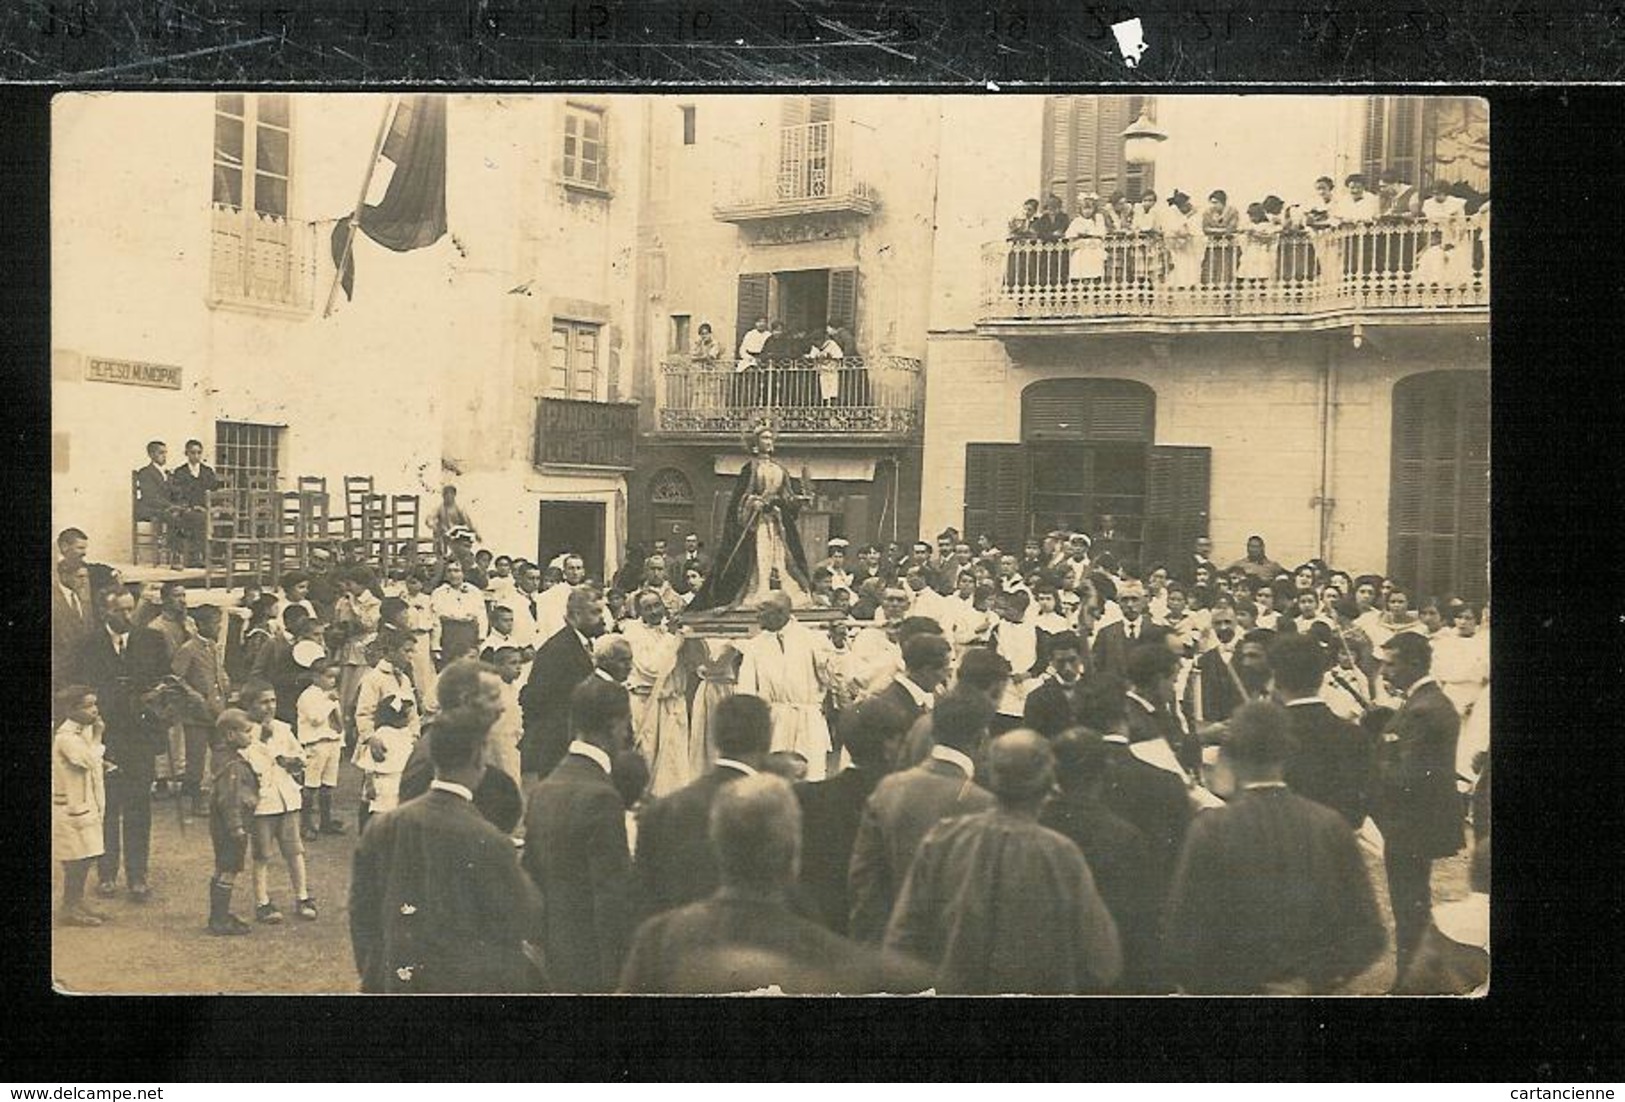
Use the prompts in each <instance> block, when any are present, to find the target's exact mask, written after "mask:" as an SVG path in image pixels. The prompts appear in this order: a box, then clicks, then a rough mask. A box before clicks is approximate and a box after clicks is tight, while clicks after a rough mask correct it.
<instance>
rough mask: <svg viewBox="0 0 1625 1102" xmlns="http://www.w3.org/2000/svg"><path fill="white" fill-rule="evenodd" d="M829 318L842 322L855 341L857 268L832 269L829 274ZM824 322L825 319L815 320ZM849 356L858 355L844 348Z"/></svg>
mask: <svg viewBox="0 0 1625 1102" xmlns="http://www.w3.org/2000/svg"><path fill="white" fill-rule="evenodd" d="M827 316H828V318H830V319H832V320H834V321H837V322H840V323H841V324H842V325H844V326H846V327H847V329H848V330H849V331H850V332H851V333H852V337H853V339H854V340H856V339H857V333H858V270H857V269H856V268H831V269H830V272H829V298H828V315H827ZM815 320H819V321H822V320H824V319H822V318H820V319H815ZM841 351H842V352H845V353H846V354H847V355H848V356H855V355H857V350H856V349H853V348H843V349H841Z"/></svg>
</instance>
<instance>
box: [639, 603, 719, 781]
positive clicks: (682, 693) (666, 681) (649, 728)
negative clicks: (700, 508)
mask: <svg viewBox="0 0 1625 1102" xmlns="http://www.w3.org/2000/svg"><path fill="white" fill-rule="evenodd" d="M634 601H635V605H634V608H635V611H636V612H637V614H638V618H637V619H635V620H628V621H626V622H625V623H623V624H622V625H621V634H622V635H624V636H625V637H626V641H627V642H628V643H629V644H631V647H632V672H631V674H630V675H629V676H628V677H627V679H626V690H627V692H628V693H630V694H631V697H632V744H633V745H634V746H635V747H637V750H638V752H639V753H640V754H642V755H643V759H644V761H645V762H647V763H648V765H649V793H650V795H652V796H664V795H666V794H668V793H671V792H675V791H677V790H678V789H679V788H682V787H683V786H684V785H686V784H688V782H689V781H691V780H693V779H694V778H695V777H697V776H699V774H700V773H701V772H703V771H704V768H705V763H704V739H703V737H702V738H701V740H700V743H699V745H698V746H697V747H696V746H695V745H693V740H691V739H690V737H689V723H688V671H687V668H686V665H685V663H684V662H683V661H682V657H683V656H682V654H681V650H682V645H683V642H684V639H683V636H681V635H679V634H677V633H676V632H673V631H672V630H671V629H670V626H669V625H668V624H667V623H666V605H665V602H664V601H663V600H662V599H661V596H660V594H659V593H658V592H656V591H655V590H652V589H641V590H639V591H638V592H637V593H636V594H635V595H634Z"/></svg>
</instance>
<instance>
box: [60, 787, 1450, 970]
mask: <svg viewBox="0 0 1625 1102" xmlns="http://www.w3.org/2000/svg"><path fill="white" fill-rule="evenodd" d="M339 781H340V783H339V795H338V801H337V805H336V807H335V813H336V814H338V815H339V817H340V818H342V819H343V820H344V822H345V825H346V827H347V828H348V830H347V832H346V833H345V834H343V835H334V836H326V835H324V836H322V837H319V838H317V839H316V840H315V841H313V842H307V843H306V844H305V851H306V862H307V865H308V868H309V876H310V885H311V893H312V895H314V896H315V898H316V902H317V906H318V909H319V910H320V912H321V914H320V917H319V918H318V919H317V920H316V921H314V922H310V921H304V920H301V919H299V918H297V917H295V915H294V913H293V909H292V893H291V891H290V890H289V888H288V874H287V866H286V865H284V864H282V863H281V861H280V859H278V860H277V861H275V862H273V863H272V866H271V898H272V899H273V900H275V901H276V902H277V903H278V904H279V905H280V906H281V908H282V910H283V913H284V915H285V921H284V922H283V923H282V924H281V925H280V926H262V925H258V924H256V925H255V928H254V932H253V934H251V935H249V936H247V937H228V938H222V937H212V936H210V935H209V934H208V933H207V932H206V931H205V930H204V923H205V922H206V921H207V918H208V884H209V879H210V877H211V876H212V874H213V871H214V864H213V853H212V850H211V848H210V845H209V830H208V823H207V822H206V821H205V820H202V819H197V820H193V821H192V822H191V823H190V824H189V825H187V826H186V827H185V828H184V829H183V828H182V826H181V825H180V823H179V820H178V818H177V815H176V810H177V809H176V805H175V802H174V801H173V800H169V799H164V800H157V801H155V802H154V804H153V831H152V834H153V838H152V868H151V883H152V888H153V895H152V898H151V900H150V901H149V902H147V903H145V904H137V903H133V902H131V901H130V898H129V895H128V893H127V892H124V891H123V890H122V887H121V891H120V893H119V895H118V897H116V898H114V899H101V898H99V897H96V896H95V895H94V894H92V897H91V904H92V906H94V907H95V908H96V909H97V910H99V911H102V912H103V913H106V914H108V915H110V916H112V919H113V921H112V922H111V923H109V924H108V925H106V926H103V927H100V928H98V929H79V928H73V927H65V926H60V925H58V926H55V927H53V929H52V942H51V958H52V970H53V973H54V975H55V977H56V985H57V988H58V990H61V991H64V992H74V993H82V994H156V993H173V994H193V995H201V994H270V993H276V994H325V993H346V992H353V991H355V990H356V986H357V981H356V972H355V965H354V960H353V958H352V956H351V954H350V938H349V915H348V912H347V910H346V900H347V898H348V896H349V889H350V860H351V855H352V853H353V852H354V850H355V810H356V797H357V793H358V792H359V790H360V773H359V772H358V771H357V770H356V769H355V768H354V767H353V766H351V765H349V764H348V763H345V765H344V767H343V771H342V773H341V774H340V778H339ZM1367 867H1368V870H1369V872H1370V874H1371V883H1372V886H1373V887H1374V888H1375V890H1376V894H1377V902H1378V905H1379V906H1380V907H1381V908H1382V912H1383V916H1384V918H1385V920H1387V919H1389V909H1388V892H1387V884H1386V881H1385V879H1384V876H1383V870H1382V861H1381V858H1380V857H1378V856H1377V855H1376V854H1374V853H1371V852H1369V851H1368V852H1367ZM53 868H54V869H55V875H54V876H53V892H54V894H55V896H56V897H57V900H58V901H60V897H61V891H62V888H61V872H60V867H59V866H53ZM95 880H96V878H95V876H94V874H93V875H92V876H91V885H92V893H94V885H95ZM1466 894H1467V856H1466V853H1465V852H1463V853H1461V854H1458V855H1457V856H1455V857H1452V858H1449V859H1448V860H1444V861H1439V862H1436V863H1435V864H1434V873H1433V898H1434V902H1435V903H1444V902H1448V901H1451V900H1456V899H1461V898H1462V897H1464V896H1465V895H1466ZM252 896H253V891H252V887H251V880H250V876H249V874H248V872H247V871H246V870H245V871H244V873H243V874H242V875H241V876H239V877H238V879H237V890H236V893H235V894H234V895H233V897H232V904H233V910H234V911H235V913H237V914H238V915H240V916H242V917H243V918H245V919H250V920H252V917H253V910H254V901H253V898H252ZM58 905H59V903H58ZM1391 930H1392V926H1391V925H1390V931H1391ZM1393 974H1394V958H1393V951H1392V948H1391V947H1390V949H1389V951H1388V952H1386V953H1385V954H1384V955H1383V957H1382V958H1381V959H1380V960H1379V961H1378V962H1377V963H1376V964H1375V965H1373V966H1372V968H1371V969H1370V970H1369V971H1367V972H1366V973H1365V974H1364V975H1362V976H1360V977H1358V978H1357V979H1356V980H1355V981H1353V982H1352V983H1351V984H1350V985H1349V991H1350V993H1354V994H1380V993H1382V992H1383V991H1386V990H1387V989H1388V987H1389V986H1390V985H1391V984H1392V982H1393Z"/></svg>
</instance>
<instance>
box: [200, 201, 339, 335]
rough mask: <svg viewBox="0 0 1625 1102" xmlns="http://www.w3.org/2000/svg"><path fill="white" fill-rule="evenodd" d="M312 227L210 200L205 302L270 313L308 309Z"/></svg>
mask: <svg viewBox="0 0 1625 1102" xmlns="http://www.w3.org/2000/svg"><path fill="white" fill-rule="evenodd" d="M315 246H316V227H315V226H314V225H313V224H312V223H309V222H299V221H296V220H293V219H288V218H283V217H280V216H278V215H275V214H261V213H259V212H258V211H252V210H243V209H242V208H240V207H233V206H227V205H223V204H219V203H216V204H214V208H213V221H212V225H211V227H210V256H209V301H210V303H211V304H213V305H216V306H229V307H238V308H246V309H252V310H264V311H269V312H271V313H285V314H291V315H295V316H303V315H305V314H308V313H310V311H311V304H312V296H313V293H314V288H315V284H316V247H315Z"/></svg>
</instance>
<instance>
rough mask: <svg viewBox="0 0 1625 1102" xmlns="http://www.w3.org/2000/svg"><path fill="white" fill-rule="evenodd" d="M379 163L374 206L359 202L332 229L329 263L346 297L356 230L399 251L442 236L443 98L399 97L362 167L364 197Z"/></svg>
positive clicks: (352, 280) (352, 278)
mask: <svg viewBox="0 0 1625 1102" xmlns="http://www.w3.org/2000/svg"><path fill="white" fill-rule="evenodd" d="M380 161H385V162H387V163H388V168H389V170H390V175H389V178H388V181H389V182H388V184H387V186H386V187H385V189H384V195H383V198H382V199H380V200H379V201H378V202H377V203H376V204H371V203H366V202H362V204H361V206H360V207H359V209H358V210H357V213H356V214H355V215H354V216H353V217H351V218H345V219H342V220H340V222H339V223H338V225H336V226H334V227H333V264H334V267H335V268H336V269H337V275H338V283H339V286H341V287H343V288H344V297H345V298H346V299H348V298H351V297H352V292H353V290H354V287H355V250H354V233H355V231H356V230H358V229H359V230H360V231H361V232H362V233H364V234H366V235H367V236H368V237H370V238H371V239H372V240H374V241H376V242H377V243H378V244H380V245H382V246H383V247H384V248H386V249H393V250H394V251H395V252H398V253H404V252H410V251H411V250H413V249H421V248H423V247H424V246H426V245H432V244H434V243H435V242H436V241H439V240H440V239H441V237H443V236H445V233H446V99H445V97H444V96H437V95H417V96H404V97H402V99H401V101H400V104H399V106H398V107H397V108H396V109H395V118H394V121H393V123H392V124H391V125H390V128H389V133H388V135H387V136H386V137H385V138H384V142H383V145H382V147H381V148H380V150H379V154H378V156H376V157H374V158H373V163H372V164H370V165H368V166H367V183H366V184H364V185H363V187H362V195H363V199H364V198H365V195H366V193H367V190H368V185H370V184H371V183H372V180H373V176H374V173H375V172H376V171H377V170H378V169H379V166H380V165H379V163H380ZM331 297H332V296H329V299H330V300H331Z"/></svg>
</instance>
